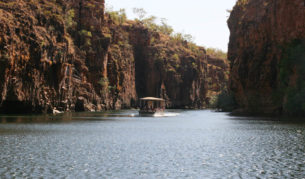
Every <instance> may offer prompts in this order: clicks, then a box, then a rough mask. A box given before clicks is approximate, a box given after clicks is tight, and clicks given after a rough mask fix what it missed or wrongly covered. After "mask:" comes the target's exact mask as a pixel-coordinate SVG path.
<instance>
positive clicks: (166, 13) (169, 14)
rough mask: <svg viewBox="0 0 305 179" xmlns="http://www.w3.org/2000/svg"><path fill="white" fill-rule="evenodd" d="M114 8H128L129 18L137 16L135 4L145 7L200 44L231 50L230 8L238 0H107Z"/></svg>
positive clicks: (149, 13)
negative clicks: (229, 48) (134, 9)
mask: <svg viewBox="0 0 305 179" xmlns="http://www.w3.org/2000/svg"><path fill="white" fill-rule="evenodd" d="M105 1H106V7H113V10H119V9H120V8H124V9H126V12H127V16H128V18H129V19H134V18H135V17H136V16H135V15H134V14H133V12H132V9H133V8H135V7H136V8H143V9H144V10H145V11H146V12H147V15H153V16H156V17H158V18H166V19H167V20H168V21H167V23H168V24H169V25H170V26H172V27H173V29H174V30H175V32H183V33H186V34H191V35H192V36H193V37H194V38H195V40H194V42H195V43H196V44H197V45H200V46H205V47H213V48H219V49H221V50H223V51H227V48H228V42H229V35H230V33H229V29H228V27H227V19H228V16H229V13H228V12H227V11H226V10H227V9H230V10H231V9H232V8H233V6H234V4H235V2H236V0H105Z"/></svg>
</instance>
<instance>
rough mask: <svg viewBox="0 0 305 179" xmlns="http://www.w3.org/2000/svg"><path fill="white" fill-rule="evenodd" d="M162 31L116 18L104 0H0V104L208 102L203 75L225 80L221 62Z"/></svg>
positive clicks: (6, 108) (13, 109)
mask: <svg viewBox="0 0 305 179" xmlns="http://www.w3.org/2000/svg"><path fill="white" fill-rule="evenodd" d="M161 36H162V35H161V34H159V33H156V32H153V31H150V30H148V29H147V28H145V27H144V26H143V25H141V24H139V23H135V22H129V23H125V24H120V25H118V24H115V23H114V22H112V21H111V19H109V17H107V16H106V15H105V14H104V1H103V0H90V1H89V0H68V1H60V0H58V1H47V0H43V1H41V0H39V1H38V0H33V1H31V2H28V1H25V0H24V1H22V0H21V1H20V0H18V1H17V0H16V1H12V0H10V1H2V2H0V49H1V50H0V91H1V93H0V111H1V112H5V113H32V112H52V111H53V110H54V109H57V110H62V111H69V110H71V111H74V110H75V111H95V110H103V109H121V108H129V107H135V106H136V104H137V98H138V97H142V96H156V97H164V98H166V99H167V100H168V107H172V108H177V107H178V108H202V107H205V106H206V104H207V103H208V97H207V93H208V92H209V91H213V94H214V92H215V93H217V91H218V87H217V85H216V88H214V87H215V85H212V86H209V85H208V84H207V77H208V76H209V75H211V76H213V79H212V81H213V83H220V84H223V83H225V81H226V80H225V78H224V77H223V76H224V73H223V72H221V71H222V70H223V69H225V68H226V67H224V64H225V63H223V62H221V60H220V59H213V58H212V57H209V58H207V56H206V54H205V50H204V49H203V48H200V49H198V52H192V51H191V50H190V47H189V46H188V44H187V43H186V42H183V43H178V44H176V45H171V44H167V39H166V38H168V37H161ZM153 39H154V40H153ZM152 41H155V42H154V43H153V42H152ZM196 48H197V47H196ZM208 60H209V61H208ZM208 63H210V65H209V67H208ZM219 88H220V87H219Z"/></svg>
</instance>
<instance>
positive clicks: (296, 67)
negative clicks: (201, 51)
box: [228, 0, 305, 115]
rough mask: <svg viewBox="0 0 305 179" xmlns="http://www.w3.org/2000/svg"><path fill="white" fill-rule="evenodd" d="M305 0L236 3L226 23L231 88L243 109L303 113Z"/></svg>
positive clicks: (255, 0) (240, 0)
mask: <svg viewBox="0 0 305 179" xmlns="http://www.w3.org/2000/svg"><path fill="white" fill-rule="evenodd" d="M304 3H305V2H304V1H303V0H294V1H291V0H248V1H243V0H239V1H238V2H237V4H236V5H235V7H234V9H233V11H232V12H231V15H230V18H229V20H228V25H229V29H230V31H231V35H230V42H229V51H228V59H229V60H230V62H231V78H230V89H231V90H232V92H233V94H234V97H235V99H236V101H237V103H238V105H239V107H240V109H241V110H242V111H246V112H250V113H260V114H261V113H263V114H296V115H304V111H305V108H304V104H305V103H304V100H303V99H302V98H303V97H304V93H303V92H304V90H305V86H304V69H305V66H304V63H305V45H304V41H305V4H304Z"/></svg>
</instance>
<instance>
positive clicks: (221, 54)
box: [206, 48, 227, 59]
mask: <svg viewBox="0 0 305 179" xmlns="http://www.w3.org/2000/svg"><path fill="white" fill-rule="evenodd" d="M206 52H207V55H211V56H213V57H216V58H220V59H227V53H225V52H223V51H222V50H220V49H217V48H207V49H206Z"/></svg>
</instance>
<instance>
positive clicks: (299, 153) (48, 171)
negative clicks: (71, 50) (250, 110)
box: [0, 110, 305, 179]
mask: <svg viewBox="0 0 305 179" xmlns="http://www.w3.org/2000/svg"><path fill="white" fill-rule="evenodd" d="M166 114H167V115H166V116H164V117H139V116H137V112H136V111H132V110H131V111H118V112H108V113H74V114H64V115H59V116H24V117H13V116H6V117H5V116H2V117H0V178H40V177H43V178H130V179H134V178H304V177H305V123H300V122H298V123H296V122H287V121H286V122H283V121H279V120H277V119H268V118H253V117H233V116H229V115H228V114H227V113H216V112H212V111H209V110H198V111H196V110H194V111H178V110H176V111H169V112H167V113H166Z"/></svg>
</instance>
